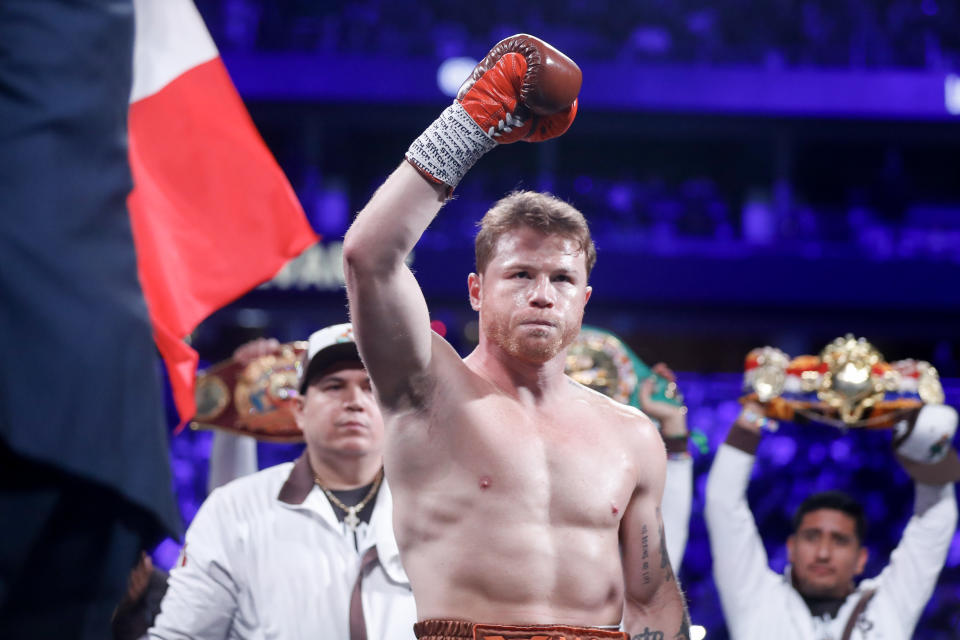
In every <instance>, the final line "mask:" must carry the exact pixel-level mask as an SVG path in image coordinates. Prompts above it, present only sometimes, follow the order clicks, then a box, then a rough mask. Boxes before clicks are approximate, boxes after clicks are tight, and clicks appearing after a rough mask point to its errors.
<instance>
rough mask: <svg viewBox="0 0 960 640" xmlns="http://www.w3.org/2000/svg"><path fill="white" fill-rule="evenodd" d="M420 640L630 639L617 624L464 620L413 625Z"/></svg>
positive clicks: (424, 622)
mask: <svg viewBox="0 0 960 640" xmlns="http://www.w3.org/2000/svg"><path fill="white" fill-rule="evenodd" d="M413 633H414V634H415V635H416V636H417V638H418V639H419V640H629V636H628V635H627V634H626V633H624V632H623V631H620V630H619V629H618V628H617V627H609V628H605V627H571V626H567V625H534V626H529V627H528V626H520V625H499V624H482V623H475V622H466V621H464V620H421V621H420V622H417V623H416V624H414V625H413Z"/></svg>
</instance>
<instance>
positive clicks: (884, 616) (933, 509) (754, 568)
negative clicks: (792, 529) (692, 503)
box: [704, 427, 957, 640]
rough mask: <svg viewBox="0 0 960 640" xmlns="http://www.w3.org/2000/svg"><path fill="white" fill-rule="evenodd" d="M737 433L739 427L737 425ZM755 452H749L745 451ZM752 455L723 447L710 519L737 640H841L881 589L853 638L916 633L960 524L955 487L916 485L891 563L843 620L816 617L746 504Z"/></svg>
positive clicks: (853, 598)
mask: <svg viewBox="0 0 960 640" xmlns="http://www.w3.org/2000/svg"><path fill="white" fill-rule="evenodd" d="M734 429H737V427H734ZM747 448H750V447H747ZM753 463H754V456H753V453H752V452H748V451H745V450H742V449H740V448H737V447H735V446H732V445H731V444H723V445H721V446H720V448H719V449H718V451H717V455H716V458H714V462H713V467H712V468H711V470H710V477H709V480H708V481H707V495H706V507H705V513H704V516H705V518H706V521H707V530H708V532H709V534H710V550H711V553H712V555H713V576H714V581H715V583H716V585H717V591H718V592H719V594H720V603H721V605H722V606H723V613H724V616H725V618H726V621H727V626H728V628H729V631H730V636H731V638H734V639H735V640H754V639H756V640H761V639H762V640H840V638H842V636H843V632H844V628H845V627H846V625H847V622H848V620H849V618H850V616H851V613H853V611H854V609H855V608H856V606H857V603H858V602H859V600H860V598H861V597H862V596H863V593H864V592H865V591H866V590H868V589H874V590H876V592H875V594H874V596H873V598H872V599H871V600H870V601H869V603H868V604H867V606H866V609H865V610H864V611H863V613H862V614H861V615H860V616H859V617H858V619H857V621H856V624H855V627H854V630H853V633H852V635H851V639H852V640H905V639H906V638H910V637H911V635H912V634H913V629H914V627H915V626H916V624H917V621H918V620H919V618H920V614H921V613H922V611H923V608H924V606H925V605H926V603H927V600H929V599H930V596H931V594H932V593H933V589H934V586H935V585H936V582H937V576H938V575H939V573H940V569H941V568H942V567H943V564H944V561H945V560H946V557H947V551H948V550H949V547H950V541H951V538H952V537H953V532H954V530H955V529H956V525H957V502H956V497H955V495H954V487H953V485H942V486H930V485H922V484H917V485H916V499H915V502H914V515H913V517H911V518H910V521H909V522H908V523H907V526H906V528H905V529H904V532H903V535H902V537H901V539H900V543H899V544H898V545H897V548H896V549H895V550H894V551H893V553H892V554H891V556H890V562H889V564H888V565H887V566H886V567H885V568H884V569H883V571H881V572H880V575H879V576H877V577H876V578H872V579H867V580H863V581H862V582H861V583H860V585H859V586H858V588H857V590H856V591H855V592H854V593H852V594H851V595H850V596H848V597H847V599H846V601H845V602H844V603H843V605H842V606H841V608H840V611H839V612H838V614H837V616H836V617H835V618H833V619H830V618H828V617H823V618H820V617H814V616H812V615H811V613H810V610H809V608H808V607H807V605H806V603H805V602H804V601H803V599H802V598H801V596H800V594H799V593H798V592H797V591H796V590H795V589H794V587H793V584H792V582H791V580H790V575H789V567H787V570H786V571H785V572H784V574H783V575H780V574H777V573H775V572H774V571H773V570H771V569H770V567H769V566H768V565H767V554H766V551H765V550H764V546H763V541H762V540H761V538H760V535H759V533H758V532H757V526H756V523H755V522H754V520H753V515H752V513H751V512H750V507H749V505H748V504H747V495H746V493H747V484H748V483H749V481H750V473H751V471H752V469H753Z"/></svg>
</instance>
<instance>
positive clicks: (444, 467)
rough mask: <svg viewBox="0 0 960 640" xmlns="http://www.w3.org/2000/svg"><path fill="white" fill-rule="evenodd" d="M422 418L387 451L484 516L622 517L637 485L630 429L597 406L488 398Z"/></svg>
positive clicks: (581, 521)
mask: <svg viewBox="0 0 960 640" xmlns="http://www.w3.org/2000/svg"><path fill="white" fill-rule="evenodd" d="M423 426H424V425H421V427H420V428H414V429H409V430H407V431H406V432H405V433H406V435H405V436H401V437H399V438H396V439H392V440H393V441H392V442H389V443H388V457H394V454H396V457H397V458H400V459H403V460H405V461H408V462H413V463H414V466H411V467H408V469H410V470H411V471H415V472H414V473H411V474H409V475H408V476H407V479H409V480H410V481H411V482H412V483H414V484H420V485H422V488H425V489H428V490H429V489H430V488H436V489H437V490H439V491H444V492H445V494H446V495H448V496H455V497H458V498H459V499H460V500H461V501H462V502H464V503H467V504H468V505H469V508H470V509H472V510H473V511H474V512H475V513H478V514H484V515H485V516H497V517H499V516H502V515H509V513H522V514H525V516H526V517H531V518H534V519H538V520H539V519H544V520H548V521H549V522H550V523H551V524H553V525H558V524H561V525H562V524H567V525H570V526H589V527H597V526H615V525H616V524H617V523H618V522H619V519H620V517H621V516H622V514H623V510H624V509H625V507H626V505H627V503H628V502H629V500H630V496H631V495H632V493H633V490H634V488H635V487H636V484H637V477H638V473H637V461H636V460H634V459H633V457H632V456H631V455H630V454H629V451H630V448H629V447H628V446H627V443H626V442H625V441H624V437H623V436H624V434H623V432H622V429H621V428H619V427H618V425H616V424H611V423H610V422H609V421H604V419H603V417H602V416H601V415H599V414H598V412H597V411H596V410H591V408H590V407H589V406H578V405H577V404H572V405H571V406H563V407H554V408H552V409H551V410H549V411H540V412H531V411H529V410H525V409H524V408H523V407H520V406H518V405H517V403H515V402H513V401H511V400H509V399H504V398H497V397H492V398H491V397H485V398H482V399H478V400H473V401H469V402H464V403H455V404H454V403H451V405H449V406H446V407H442V408H441V410H439V411H437V412H435V413H434V414H432V415H431V416H430V422H429V424H428V425H426V428H422V427H423ZM428 460H429V461H431V462H430V463H427V461H428ZM416 461H420V462H422V463H424V464H417V463H416ZM428 493H429V491H428ZM504 512H507V513H504Z"/></svg>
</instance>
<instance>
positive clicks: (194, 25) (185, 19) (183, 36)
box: [130, 0, 220, 103]
mask: <svg viewBox="0 0 960 640" xmlns="http://www.w3.org/2000/svg"><path fill="white" fill-rule="evenodd" d="M133 8H134V13H135V22H136V31H135V35H134V46H133V90H132V91H131V92H130V102H131V103H133V102H136V101H137V100H141V99H143V98H146V97H147V96H150V95H153V94H154V93H157V92H158V91H160V90H161V89H163V88H164V87H165V86H167V85H168V84H170V83H171V82H172V81H173V80H174V79H175V78H177V77H178V76H180V75H181V74H183V73H184V72H186V71H188V70H189V69H192V68H193V67H196V66H197V65H199V64H203V63H204V62H208V61H210V60H213V59H214V58H216V57H217V56H219V55H220V54H219V52H218V51H217V46H216V45H215V44H214V43H213V38H211V37H210V33H209V32H208V31H207V27H206V26H205V25H204V24H203V18H201V17H200V12H199V11H197V8H196V6H194V4H193V0H134V2H133Z"/></svg>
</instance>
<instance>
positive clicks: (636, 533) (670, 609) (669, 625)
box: [620, 424, 690, 640]
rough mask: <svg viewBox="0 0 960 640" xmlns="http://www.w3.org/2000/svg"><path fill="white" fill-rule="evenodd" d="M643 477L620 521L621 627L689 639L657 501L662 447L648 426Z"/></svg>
mask: <svg viewBox="0 0 960 640" xmlns="http://www.w3.org/2000/svg"><path fill="white" fill-rule="evenodd" d="M641 446H642V449H643V453H642V454H640V455H642V458H641V459H642V460H644V462H645V463H646V464H645V469H644V471H643V473H644V477H643V478H642V479H641V481H640V482H639V483H638V485H637V489H636V490H635V491H634V494H633V497H632V498H631V499H630V504H629V505H628V506H627V510H626V512H625V513H624V515H623V520H622V521H621V523H620V546H621V549H622V551H621V554H622V559H623V576H624V611H623V624H624V629H625V630H626V632H627V633H628V634H629V635H630V637H631V638H633V639H634V640H652V639H653V638H676V639H678V640H683V639H687V640H689V638H690V618H689V616H688V615H687V610H686V604H685V603H684V600H683V594H682V592H681V591H680V585H679V584H678V583H677V578H676V576H675V575H674V572H673V567H672V566H671V564H670V556H669V553H668V552H667V538H666V535H665V533H664V528H663V517H662V513H661V501H662V499H663V486H664V481H665V475H666V452H665V450H664V448H663V444H662V442H661V440H660V437H659V436H658V434H657V432H656V429H655V428H654V427H653V426H652V425H649V424H648V425H647V426H646V428H645V429H644V430H643V432H642V433H641Z"/></svg>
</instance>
